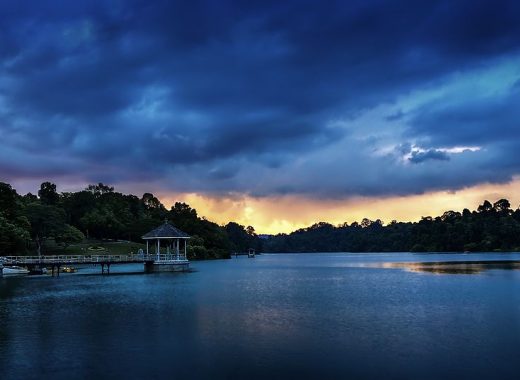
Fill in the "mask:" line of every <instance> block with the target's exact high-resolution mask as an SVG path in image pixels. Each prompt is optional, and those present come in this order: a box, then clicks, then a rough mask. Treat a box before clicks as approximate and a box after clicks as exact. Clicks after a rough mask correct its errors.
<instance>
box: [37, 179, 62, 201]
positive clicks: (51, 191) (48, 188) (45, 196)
mask: <svg viewBox="0 0 520 380" xmlns="http://www.w3.org/2000/svg"><path fill="white" fill-rule="evenodd" d="M38 197H40V200H41V202H42V203H43V204H46V205H56V204H58V202H59V200H60V195H59V194H58V193H57V192H56V185H55V184H53V183H51V182H44V183H42V184H41V185H40V190H38Z"/></svg>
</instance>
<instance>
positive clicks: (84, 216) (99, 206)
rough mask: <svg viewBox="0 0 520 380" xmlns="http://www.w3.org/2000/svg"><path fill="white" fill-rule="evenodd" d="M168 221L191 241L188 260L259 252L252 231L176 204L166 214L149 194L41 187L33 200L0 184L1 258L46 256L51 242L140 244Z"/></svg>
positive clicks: (93, 187) (101, 187)
mask: <svg viewBox="0 0 520 380" xmlns="http://www.w3.org/2000/svg"><path fill="white" fill-rule="evenodd" d="M165 219H168V220H169V221H170V222H171V223H172V224H174V225H175V226H176V227H178V228H180V229H181V230H183V231H185V232H186V233H188V234H190V235H191V236H192V238H191V239H190V241H189V246H188V256H189V257H191V258H200V259H206V258H226V257H229V255H230V253H231V252H243V251H246V250H247V249H248V248H250V247H251V248H255V249H257V250H261V240H260V239H259V238H258V236H257V234H256V233H255V230H254V228H253V227H251V226H248V227H247V228H246V227H244V226H241V225H239V224H237V223H234V222H230V223H228V224H227V225H226V226H219V225H218V224H216V223H213V222H210V221H209V220H206V219H204V218H201V217H199V216H198V215H197V211H196V210H195V209H193V208H191V207H190V206H189V205H187V204H185V203H181V202H177V203H175V204H174V205H173V206H172V207H171V208H170V209H169V210H167V209H166V207H165V206H164V205H163V204H162V203H161V202H160V201H159V199H157V198H156V197H155V196H154V195H153V194H150V193H145V194H143V196H142V197H140V198H139V197H137V196H135V195H129V194H122V193H119V192H116V191H114V188H113V187H110V186H107V185H104V184H102V183H99V184H97V185H89V186H88V187H87V188H86V189H84V190H82V191H78V192H63V193H58V192H57V190H56V185H55V184H53V183H50V182H44V183H42V184H41V186H40V190H39V191H38V195H33V194H31V193H28V194H25V195H19V194H18V193H17V192H16V190H15V189H13V188H12V186H11V185H9V184H7V183H3V182H0V256H2V255H10V254H24V253H32V254H38V253H41V254H45V248H46V243H47V242H49V241H52V242H53V243H54V244H58V245H61V246H62V247H63V248H66V247H67V246H69V245H71V244H77V243H79V242H81V241H83V240H84V239H99V240H103V239H121V240H128V241H133V242H142V240H141V236H142V235H144V234H145V233H147V232H148V231H150V230H152V229H154V228H155V227H157V226H158V225H160V224H161V223H163V222H164V220H165Z"/></svg>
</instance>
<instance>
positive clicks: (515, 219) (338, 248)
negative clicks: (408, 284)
mask: <svg viewBox="0 0 520 380" xmlns="http://www.w3.org/2000/svg"><path fill="white" fill-rule="evenodd" d="M264 250H265V251H267V252H409V251H412V252H426V251H427V252H457V251H520V209H516V210H512V209H511V205H510V203H509V201H508V200H506V199H501V200H499V201H497V202H495V203H494V204H491V203H490V202H489V201H485V202H484V203H483V204H482V205H480V206H479V207H478V209H477V210H476V211H473V212H471V211H470V210H468V209H464V211H463V212H462V213H460V212H455V211H447V212H445V213H444V214H443V215H442V216H438V217H435V218H432V217H423V218H422V219H421V220H420V221H419V222H415V223H411V222H407V223H403V222H396V221H392V222H391V223H390V224H388V225H387V226H384V225H383V222H382V221H381V220H375V221H372V220H369V219H363V221H362V222H361V223H356V222H354V223H352V224H350V225H348V224H346V223H345V224H343V225H341V226H333V225H331V224H329V223H323V222H322V223H317V224H314V225H313V226H310V227H308V228H304V229H300V230H298V231H295V232H293V233H291V234H289V235H286V234H279V235H276V236H273V237H271V238H270V239H268V240H266V241H265V242H264Z"/></svg>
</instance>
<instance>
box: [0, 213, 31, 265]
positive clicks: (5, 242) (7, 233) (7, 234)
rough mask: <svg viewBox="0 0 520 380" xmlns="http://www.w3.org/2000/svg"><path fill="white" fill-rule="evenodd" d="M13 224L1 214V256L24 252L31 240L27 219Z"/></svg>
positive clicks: (20, 219)
mask: <svg viewBox="0 0 520 380" xmlns="http://www.w3.org/2000/svg"><path fill="white" fill-rule="evenodd" d="M17 222H18V223H16V222H11V221H9V219H7V218H5V217H4V216H3V214H2V213H1V212H0V256H6V255H10V254H11V255H13V254H17V253H18V252H20V251H22V250H24V248H25V243H26V242H27V241H28V240H30V239H31V235H30V233H29V227H30V226H29V225H28V221H27V219H22V218H19V220H18V221H17Z"/></svg>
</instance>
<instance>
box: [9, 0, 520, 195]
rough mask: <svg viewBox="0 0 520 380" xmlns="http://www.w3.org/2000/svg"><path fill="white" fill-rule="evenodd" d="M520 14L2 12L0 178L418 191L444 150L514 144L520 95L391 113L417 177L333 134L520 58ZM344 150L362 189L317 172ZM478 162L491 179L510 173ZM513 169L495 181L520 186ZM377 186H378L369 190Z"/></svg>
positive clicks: (425, 8) (473, 4) (452, 9)
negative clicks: (459, 77)
mask: <svg viewBox="0 0 520 380" xmlns="http://www.w3.org/2000/svg"><path fill="white" fill-rule="evenodd" d="M519 14H520V5H518V3H517V2H514V1H493V2H491V1H458V2H453V1H435V2H433V1H432V2H417V1H392V2H390V1H386V2H385V1H359V2H356V1H350V2H333V1H331V2H326V3H323V2H315V1H298V2H279V1H272V2H270V1H262V2H254V1H253V2H247V3H246V4H239V3H238V2H226V1H190V2H171V1H153V2H150V1H148V2H146V1H130V2H122V1H112V2H106V1H77V2H73V3H71V2H66V1H64V2H56V1H52V2H51V1H48V2H46V1H38V2H16V3H15V2H2V3H1V4H0V138H1V141H2V146H3V147H5V148H9V149H10V150H12V151H13V152H14V153H13V155H16V157H17V159H16V160H7V159H5V158H1V159H2V162H1V164H2V165H1V166H0V167H2V175H3V176H5V177H9V178H15V177H16V174H13V173H17V172H18V171H19V172H20V173H22V172H23V175H24V176H31V175H32V176H34V177H35V178H37V177H38V176H42V171H41V168H40V164H42V163H44V164H45V165H46V168H47V169H46V170H45V173H53V170H54V169H55V173H56V174H57V175H58V174H59V175H60V176H61V175H63V173H64V172H67V171H70V173H71V175H77V171H78V167H81V173H82V174H81V175H82V176H83V177H84V178H85V179H86V180H92V181H97V179H98V178H106V179H108V180H110V181H111V182H113V183H117V182H120V181H130V180H131V179H132V178H134V179H137V181H138V180H147V179H149V178H151V177H152V176H157V177H160V178H161V177H164V178H165V179H166V180H165V181H164V183H166V184H168V183H170V181H169V179H171V183H175V188H176V189H181V190H186V191H207V192H211V191H245V192H250V193H258V194H262V195H268V194H270V193H277V192H278V193H280V192H284V193H287V192H304V193H317V192H319V193H325V194H327V195H330V196H333V195H341V194H342V195H353V194H359V193H371V194H376V193H381V192H383V193H388V194H390V193H400V194H401V193H407V192H417V191H425V190H428V189H431V188H434V187H435V186H437V185H438V183H439V179H438V177H439V175H442V171H443V170H445V169H443V170H441V171H438V170H437V169H436V168H437V166H436V165H437V164H444V166H446V165H450V168H451V169H449V170H448V172H450V170H453V177H456V176H457V170H461V169H459V167H458V166H457V165H458V162H459V160H455V159H451V158H452V157H451V156H449V155H448V154H446V153H443V151H440V150H438V149H439V148H441V147H443V146H454V145H461V144H477V145H485V144H486V143H492V142H494V143H496V144H499V143H500V142H502V141H506V140H507V139H509V140H511V139H513V140H515V139H516V135H515V130H516V128H518V125H517V124H515V123H516V120H519V118H518V116H519V114H518V111H516V108H515V107H514V104H515V102H518V100H519V99H518V93H517V92H518V91H516V92H515V90H511V94H509V95H507V96H504V97H501V98H492V99H481V98H479V99H476V100H474V101H473V102H472V101H471V99H469V100H468V101H467V102H465V101H460V102H458V103H457V104H446V103H444V102H442V101H438V102H433V103H428V104H426V105H424V106H422V108H421V107H419V108H418V109H416V110H413V111H411V112H410V113H406V112H404V111H401V110H394V112H393V113H390V114H388V115H389V116H388V115H387V116H386V120H387V121H388V122H402V123H405V122H406V123H408V125H409V127H408V128H409V129H408V130H407V132H406V133H405V135H404V136H400V135H399V132H395V140H396V141H397V142H398V141H403V140H408V139H411V138H413V139H416V140H417V141H420V142H421V146H422V145H424V146H425V151H423V152H412V151H411V145H410V146H409V147H408V152H406V153H411V157H410V159H409V161H410V162H412V163H421V165H412V166H413V167H414V168H410V167H409V165H408V166H407V165H401V164H396V163H395V162H393V163H391V164H389V163H388V162H387V161H386V162H385V161H384V160H383V159H378V158H372V157H370V154H368V153H366V152H367V150H368V149H369V148H370V147H371V144H372V143H369V141H370V139H365V140H362V141H365V142H360V141H361V140H356V139H355V138H354V137H352V136H353V135H354V132H356V131H352V130H349V129H348V128H345V127H342V126H341V125H339V126H338V125H337V123H335V122H336V121H338V120H355V119H356V118H357V117H358V116H359V115H360V113H363V112H367V110H370V109H372V108H373V107H376V106H378V105H380V104H383V103H389V102H390V103H391V102H395V101H397V99H398V98H399V97H402V96H404V95H406V94H409V93H411V92H413V91H418V90H427V89H431V88H432V87H434V86H436V84H438V83H441V82H442V81H443V80H444V79H443V78H445V77H446V76H447V75H450V74H453V73H464V72H465V71H467V70H472V69H476V68H480V67H487V66H489V65H492V64H493V62H495V61H496V60H498V59H505V60H507V59H514V58H515V55H516V54H517V53H518V51H519V49H520V38H518V36H520V22H519V21H520V17H519ZM509 57H510V58H509ZM515 88H516V89H518V86H516V87H515ZM517 104H518V103H517ZM474 111H475V112H474ZM384 118H385V117H383V119H384ZM491 123H494V125H495V128H494V133H495V135H493V134H492V133H491V132H490V129H491V127H490V125H491ZM339 124H341V123H339ZM369 127H370V126H367V129H368V128H369ZM373 133H374V134H376V135H377V134H378V133H388V132H387V131H375V132H373ZM351 135H352V136H351ZM497 135H498V136H497ZM376 140H377V139H376ZM339 141H347V142H349V141H350V147H349V148H346V149H345V148H341V151H340V152H339V153H338V152H336V153H334V154H332V156H334V157H336V158H337V160H338V162H344V161H346V160H347V159H348V160H351V161H353V162H355V166H353V167H352V168H351V169H348V170H352V171H359V172H360V173H365V174H366V176H365V175H360V176H357V177H356V178H357V179H356V180H355V181H354V180H353V179H352V178H350V179H349V181H354V182H355V183H350V182H349V183H347V182H348V181H347V182H346V180H345V179H344V177H343V175H342V174H341V170H342V169H341V168H337V167H336V165H335V162H334V163H333V164H330V163H328V162H327V160H322V158H318V159H315V158H312V159H311V157H314V156H312V155H317V156H318V157H319V156H320V154H319V152H320V151H321V150H323V151H324V152H325V151H327V150H328V149H332V148H331V147H333V146H334V145H335V144H337V143H338V142H339ZM377 141H379V140H377ZM356 144H361V145H362V144H365V147H362V146H361V147H359V146H356V147H354V145H356ZM425 144H426V145H425ZM347 145H348V144H347ZM372 145H373V144H372ZM518 145H520V143H519V144H518ZM496 146H498V145H492V146H490V147H489V152H495V148H496ZM515 146H516V145H515ZM364 148H366V149H364ZM338 149H339V148H338ZM511 149H513V148H511ZM35 152H40V153H42V154H43V158H40V159H39V161H38V165H36V164H35V162H36V161H35V160H37V158H35V156H34V153H35ZM353 152H355V154H357V156H356V155H354V153H353ZM323 154H326V153H323ZM403 154H404V153H403ZM46 155H47V156H46ZM0 157H2V156H0ZM53 157H54V158H53ZM56 157H60V158H61V159H60V160H59V163H60V164H59V165H58V163H57V162H58V161H57V160H56V159H55V158H56ZM472 157H473V156H472ZM478 157H480V158H478ZM478 157H477V158H476V160H477V161H478V162H480V161H479V160H480V159H482V160H484V161H482V167H483V168H484V167H486V168H487V167H488V166H491V167H492V166H493V164H492V163H490V162H489V161H485V160H486V159H488V160H491V159H495V158H500V159H503V160H507V159H508V158H507V157H505V156H504V155H491V156H485V155H481V156H478ZM448 158H450V159H449V160H448ZM351 161H349V163H348V164H346V165H347V166H350V165H351ZM435 161H436V162H435ZM441 161H444V162H441ZM447 161H449V162H447ZM303 162H309V164H307V165H304V164H303ZM508 162H509V161H508ZM511 162H512V163H511V166H510V170H509V171H507V173H504V174H503V175H502V176H501V177H500V178H501V179H504V178H508V176H510V175H511V174H514V171H515V170H516V171H518V167H515V164H514V160H513V161H511ZM320 165H321V166H320ZM486 165H488V166H486ZM497 165H498V162H497ZM31 168H34V169H33V170H31ZM482 170H483V171H482V172H479V173H478V175H480V176H481V175H483V174H486V173H487V170H488V169H482ZM380 172H384V173H385V176H387V177H388V178H387V179H386V181H387V182H386V184H385V185H382V184H381V183H379V184H378V183H377V181H375V180H373V178H376V179H377V178H383V179H384V178H385V176H383V177H380V176H378V175H377V174H376V173H380ZM180 173H182V174H183V175H184V176H185V180H184V181H182V184H179V181H177V178H178V176H179V175H180ZM262 173H265V174H262ZM372 173H373V174H372ZM259 175H262V176H265V177H263V180H262V184H259V183H258V182H259V181H257V180H256V179H257V178H258V176H259ZM321 176H323V177H324V179H323V181H321V182H319V181H318V180H317V178H321ZM188 177H189V178H188ZM296 177H297V178H296ZM393 178H397V179H399V181H394V180H393ZM458 178H465V176H459V177H458ZM475 178H477V173H476V174H475ZM6 179H8V178H6ZM174 179H175V180H174ZM253 179H255V181H253ZM488 179H489V178H481V180H488ZM251 183H255V185H254V186H255V187H254V188H251ZM314 183H322V184H323V186H327V188H325V189H319V190H317V189H316V188H315V186H314ZM470 183H475V180H474V179H472V178H467V182H466V183H460V181H457V185H456V186H459V184H460V186H464V185H467V184H470ZM447 186H448V184H447Z"/></svg>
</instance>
